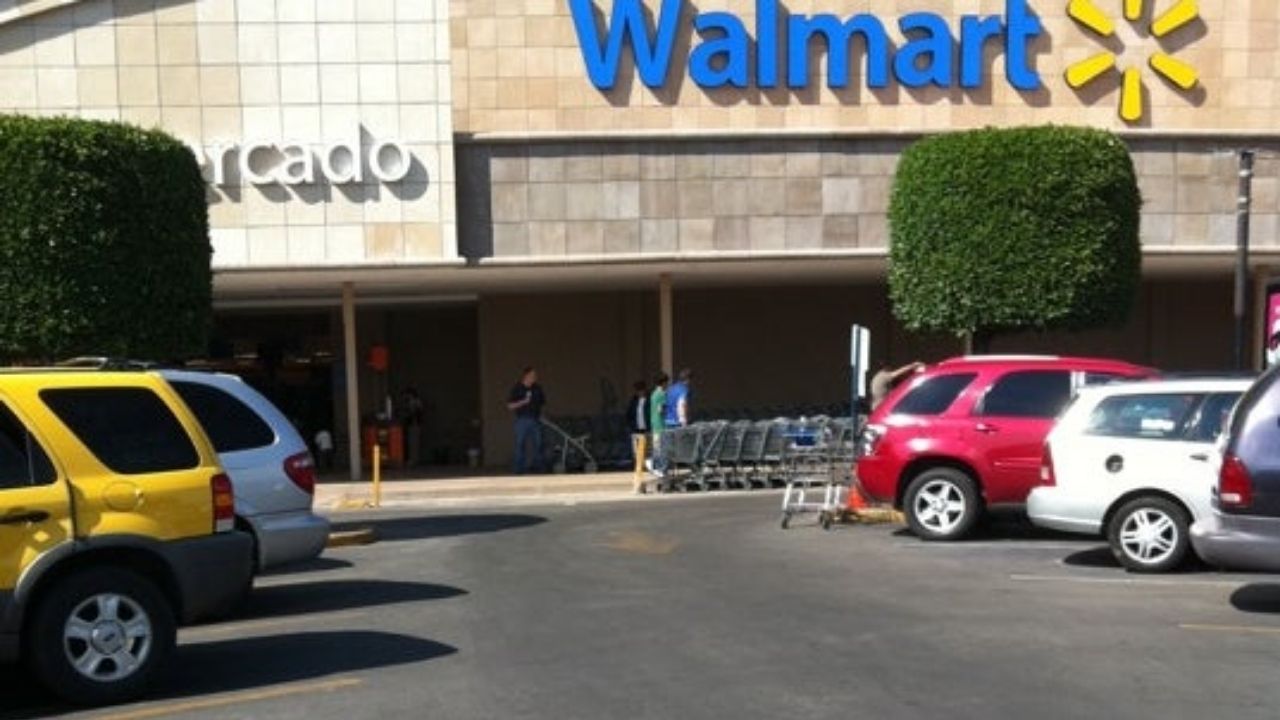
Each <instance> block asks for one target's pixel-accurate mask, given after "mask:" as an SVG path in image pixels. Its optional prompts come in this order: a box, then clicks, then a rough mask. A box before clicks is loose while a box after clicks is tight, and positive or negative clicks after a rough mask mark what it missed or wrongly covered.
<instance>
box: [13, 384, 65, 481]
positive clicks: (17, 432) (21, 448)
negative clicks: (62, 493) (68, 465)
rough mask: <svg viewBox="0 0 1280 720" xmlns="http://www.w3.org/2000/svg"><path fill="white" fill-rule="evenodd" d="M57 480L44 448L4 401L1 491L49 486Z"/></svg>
mask: <svg viewBox="0 0 1280 720" xmlns="http://www.w3.org/2000/svg"><path fill="white" fill-rule="evenodd" d="M56 479H57V473H56V472H55V471H54V469H53V463H52V462H50V461H49V456H48V455H46V454H45V452H44V449H43V448H41V447H40V445H39V444H38V443H37V442H36V439H35V438H34V437H32V436H31V433H30V432H27V428H26V426H25V425H23V424H22V421H21V420H19V419H18V418H17V416H15V415H14V414H13V411H11V410H10V409H9V408H8V407H6V406H5V405H3V404H0V490H14V489H17V488H24V487H32V486H34V485H49V484H51V483H53V481H54V480H56Z"/></svg>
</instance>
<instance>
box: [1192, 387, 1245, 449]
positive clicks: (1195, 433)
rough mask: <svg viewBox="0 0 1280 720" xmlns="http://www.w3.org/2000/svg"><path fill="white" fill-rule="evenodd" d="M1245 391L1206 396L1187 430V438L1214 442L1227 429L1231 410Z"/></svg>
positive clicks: (1195, 440)
mask: <svg viewBox="0 0 1280 720" xmlns="http://www.w3.org/2000/svg"><path fill="white" fill-rule="evenodd" d="M1242 394H1243V393H1238V392H1231V393H1215V394H1213V395H1210V396H1209V397H1207V398H1205V401H1204V404H1202V405H1201V406H1200V411H1199V412H1198V413H1196V417H1195V418H1194V419H1192V421H1191V427H1190V428H1189V429H1188V430H1187V439H1188V440H1191V441H1192V442H1214V441H1215V440H1217V439H1218V436H1219V435H1221V434H1222V433H1224V432H1226V430H1227V422H1228V421H1229V420H1230V419H1231V411H1232V410H1233V409H1235V406H1236V403H1237V402H1239V401H1240V396H1241V395H1242Z"/></svg>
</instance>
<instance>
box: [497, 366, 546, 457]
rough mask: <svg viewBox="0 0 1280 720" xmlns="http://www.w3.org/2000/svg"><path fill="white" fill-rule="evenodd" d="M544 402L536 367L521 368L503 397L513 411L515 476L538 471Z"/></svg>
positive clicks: (540, 455) (544, 396)
mask: <svg viewBox="0 0 1280 720" xmlns="http://www.w3.org/2000/svg"><path fill="white" fill-rule="evenodd" d="M546 403H547V397H546V395H544V394H543V392H542V386H541V385H539V384H538V371H537V369H536V368H533V367H527V368H525V369H524V372H522V373H521V374H520V381H519V382H517V383H516V385H515V387H513V388H511V394H510V395H508V396H507V408H508V409H509V410H511V412H513V413H514V414H515V435H516V453H515V463H514V465H515V473H516V474H517V475H523V474H525V473H527V472H530V471H533V472H542V406H543V405H546ZM530 446H532V447H530ZM530 450H532V455H530V454H529V451H530Z"/></svg>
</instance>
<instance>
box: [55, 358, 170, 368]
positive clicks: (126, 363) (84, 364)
mask: <svg viewBox="0 0 1280 720" xmlns="http://www.w3.org/2000/svg"><path fill="white" fill-rule="evenodd" d="M54 367H59V368H68V369H83V370H154V369H156V368H159V367H160V364H159V363H155V362H151V361H149V360H130V359H128V358H112V357H107V356H105V355H83V356H80V357H73V358H71V359H70V360H63V361H62V362H59V363H55V364H54Z"/></svg>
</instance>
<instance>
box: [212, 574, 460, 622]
mask: <svg viewBox="0 0 1280 720" xmlns="http://www.w3.org/2000/svg"><path fill="white" fill-rule="evenodd" d="M466 594H467V591H466V590H463V589H461V588H456V587H452V586H450V585H433V584H431V583H418V582H404V581H400V580H327V581H320V582H301V583H290V584H288V585H269V586H267V587H257V588H254V589H253V593H252V594H251V595H250V596H249V599H248V600H246V601H245V603H244V606H243V607H242V608H241V609H240V612H238V613H236V615H235V616H234V617H232V618H230V620H232V621H238V620H261V619H264V618H275V617H283V616H288V615H301V614H305V613H322V612H333V611H335V610H352V609H355V608H365V607H377V606H379V605H397V604H400V603H413V602H422V601H426V600H444V599H447V598H452V597H458V596H459V595H466Z"/></svg>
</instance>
